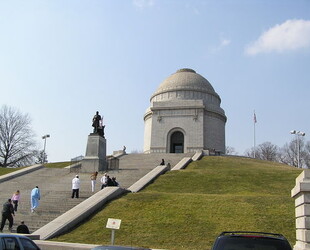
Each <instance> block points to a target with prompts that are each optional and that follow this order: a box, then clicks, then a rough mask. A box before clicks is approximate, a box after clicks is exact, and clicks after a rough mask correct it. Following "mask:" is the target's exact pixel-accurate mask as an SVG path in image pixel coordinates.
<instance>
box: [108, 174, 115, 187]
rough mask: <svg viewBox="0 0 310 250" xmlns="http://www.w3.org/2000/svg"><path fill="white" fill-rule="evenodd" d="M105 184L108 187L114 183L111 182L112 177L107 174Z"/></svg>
mask: <svg viewBox="0 0 310 250" xmlns="http://www.w3.org/2000/svg"><path fill="white" fill-rule="evenodd" d="M107 186H108V187H111V186H114V183H113V181H112V179H111V178H110V176H108V175H107Z"/></svg>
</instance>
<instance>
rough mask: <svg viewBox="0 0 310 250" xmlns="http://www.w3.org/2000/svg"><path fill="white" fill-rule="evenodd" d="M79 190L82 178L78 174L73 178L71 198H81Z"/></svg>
mask: <svg viewBox="0 0 310 250" xmlns="http://www.w3.org/2000/svg"><path fill="white" fill-rule="evenodd" d="M79 190H80V179H79V176H78V175H76V176H75V178H73V179H72V195H71V198H74V196H75V198H79Z"/></svg>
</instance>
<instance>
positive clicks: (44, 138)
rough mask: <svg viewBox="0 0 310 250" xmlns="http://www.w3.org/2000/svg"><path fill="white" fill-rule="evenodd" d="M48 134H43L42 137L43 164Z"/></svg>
mask: <svg viewBox="0 0 310 250" xmlns="http://www.w3.org/2000/svg"><path fill="white" fill-rule="evenodd" d="M49 137H50V135H43V136H42V139H43V140H44V149H43V164H44V163H45V147H46V138H49Z"/></svg>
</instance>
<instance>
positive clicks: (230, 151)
mask: <svg viewBox="0 0 310 250" xmlns="http://www.w3.org/2000/svg"><path fill="white" fill-rule="evenodd" d="M226 154H227V155H237V154H238V152H236V150H235V148H234V147H230V146H227V147H226Z"/></svg>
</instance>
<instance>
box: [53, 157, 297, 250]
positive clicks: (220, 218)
mask: <svg viewBox="0 0 310 250" xmlns="http://www.w3.org/2000/svg"><path fill="white" fill-rule="evenodd" d="M300 172H301V170H300V169H296V168H293V167H289V166H286V165H283V164H278V163H272V162H267V161H260V160H254V159H247V158H240V157H219V156H217V157H204V158H203V159H202V160H200V161H198V162H193V163H191V164H190V165H189V166H188V167H187V168H186V169H185V170H180V171H171V172H168V173H166V174H164V175H162V176H160V177H159V178H158V179H157V180H156V181H155V182H154V183H153V184H151V185H149V186H148V187H147V188H146V189H144V190H143V191H141V192H139V193H134V194H132V193H129V194H126V195H124V196H122V197H121V198H119V199H117V200H115V201H112V202H110V203H109V204H107V205H106V206H105V207H104V208H103V209H102V210H101V211H99V212H98V213H97V214H95V215H93V216H92V217H91V218H89V219H88V220H87V221H86V222H85V223H83V224H81V225H80V226H79V227H77V228H76V229H75V230H73V231H71V232H69V233H67V234H65V235H62V236H60V237H57V238H55V239H54V240H56V241H65V242H80V243H89V244H110V239H111V230H109V229H106V228H105V226H106V222H107V219H108V218H117V219H121V220H122V224H121V228H120V230H117V231H116V238H115V244H116V245H129V246H140V247H149V248H161V249H192V250H195V249H197V250H198V249H199V250H201V249H210V248H211V246H212V244H213V242H214V239H215V238H216V236H217V235H218V234H219V233H220V232H222V231H227V230H251V231H266V232H274V233H282V234H284V235H285V236H286V237H287V238H288V240H289V241H290V243H291V244H292V245H293V244H294V243H295V212H294V199H292V198H291V197H290V191H291V189H292V188H293V187H294V186H295V178H296V177H297V176H298V175H299V174H300Z"/></svg>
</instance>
